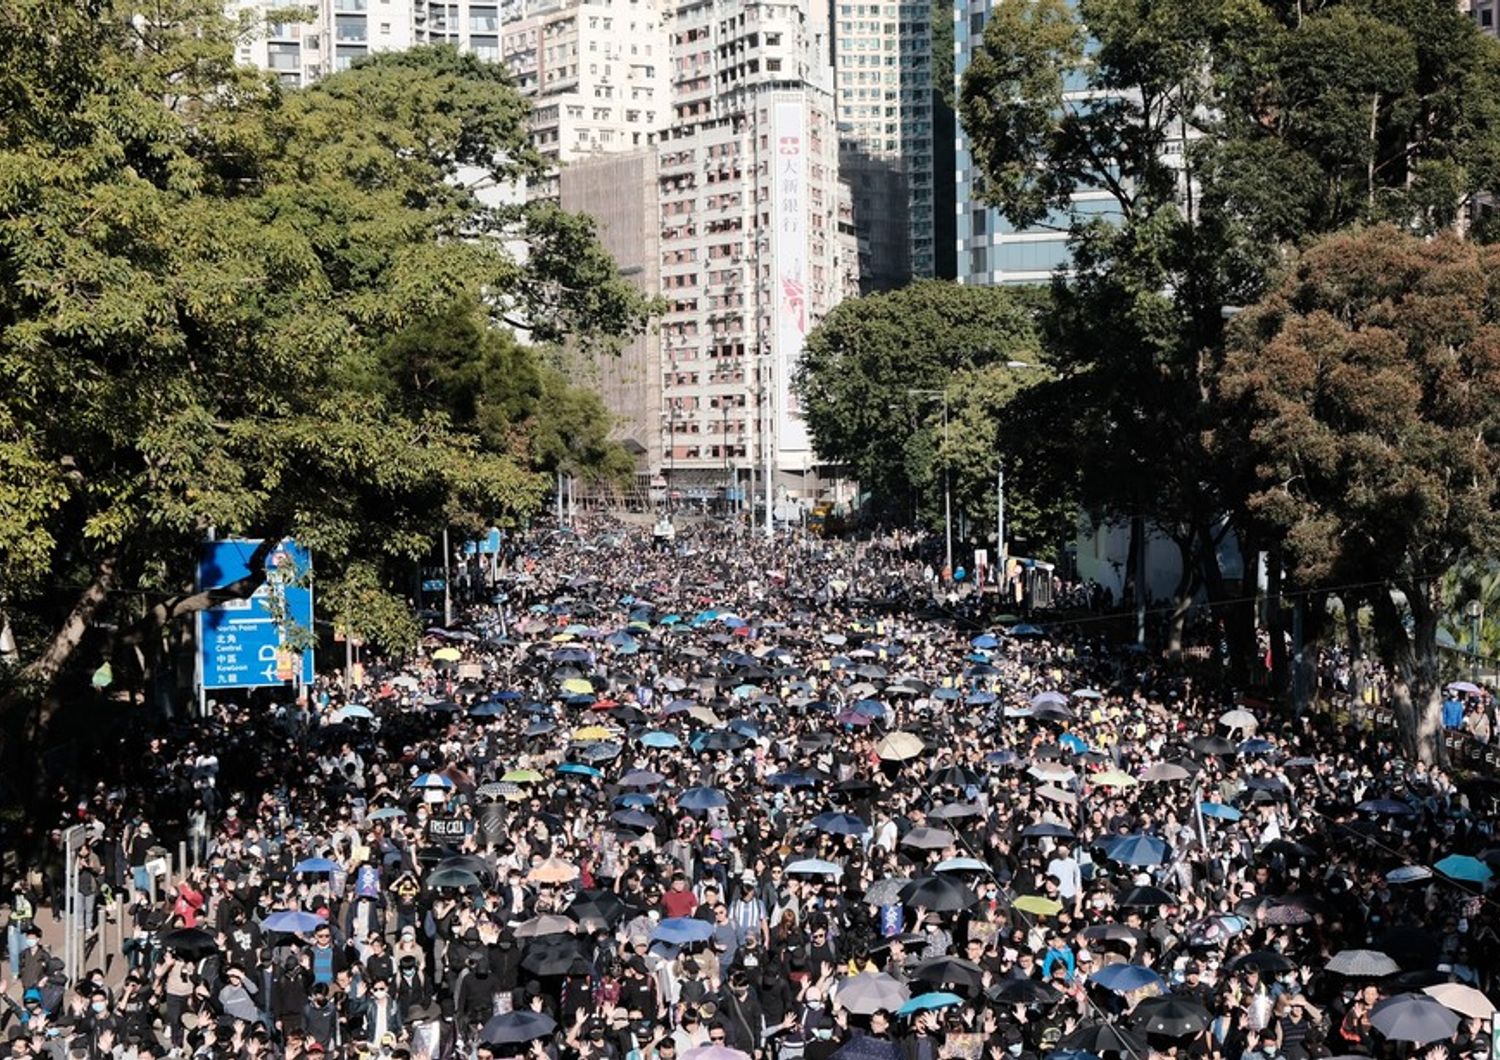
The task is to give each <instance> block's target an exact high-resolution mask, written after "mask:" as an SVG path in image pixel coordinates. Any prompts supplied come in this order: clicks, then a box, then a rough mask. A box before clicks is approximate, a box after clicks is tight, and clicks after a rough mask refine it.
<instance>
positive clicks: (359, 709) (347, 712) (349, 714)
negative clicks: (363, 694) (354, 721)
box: [339, 703, 375, 718]
mask: <svg viewBox="0 0 1500 1060" xmlns="http://www.w3.org/2000/svg"><path fill="white" fill-rule="evenodd" d="M339 713H340V714H342V715H343V716H344V717H345V718H373V717H374V716H375V715H374V714H372V713H370V708H369V707H365V706H361V705H360V704H358V703H351V704H349V706H347V707H345V708H344V709H343V710H341V711H339Z"/></svg>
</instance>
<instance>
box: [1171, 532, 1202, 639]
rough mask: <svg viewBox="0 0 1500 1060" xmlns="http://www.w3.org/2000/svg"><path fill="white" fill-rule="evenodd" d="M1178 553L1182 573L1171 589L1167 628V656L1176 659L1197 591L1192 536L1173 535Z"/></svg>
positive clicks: (1196, 551) (1194, 551) (1195, 554)
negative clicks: (1170, 608)
mask: <svg viewBox="0 0 1500 1060" xmlns="http://www.w3.org/2000/svg"><path fill="white" fill-rule="evenodd" d="M1172 540H1173V542H1174V543H1175V544H1176V545H1177V552H1178V555H1180V556H1181V557H1182V573H1181V574H1180V575H1179V576H1178V578H1177V584H1176V586H1174V587H1173V589H1172V621H1171V624H1170V625H1169V626H1168V628H1167V656H1168V657H1169V658H1172V659H1177V658H1180V657H1181V656H1182V634H1183V629H1184V627H1186V625H1187V616H1188V612H1189V611H1191V610H1192V608H1193V597H1194V596H1195V595H1196V594H1197V592H1198V550H1197V549H1196V548H1195V547H1194V546H1193V537H1192V536H1187V537H1179V536H1177V535H1173V537H1172Z"/></svg>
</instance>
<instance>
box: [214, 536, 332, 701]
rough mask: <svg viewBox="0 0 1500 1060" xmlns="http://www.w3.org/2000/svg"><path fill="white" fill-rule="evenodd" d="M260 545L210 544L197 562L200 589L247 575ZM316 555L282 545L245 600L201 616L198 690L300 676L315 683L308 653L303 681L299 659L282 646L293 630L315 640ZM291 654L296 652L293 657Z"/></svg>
mask: <svg viewBox="0 0 1500 1060" xmlns="http://www.w3.org/2000/svg"><path fill="white" fill-rule="evenodd" d="M259 544H260V542H259V541H247V540H244V539H240V538H231V539H228V540H224V541H205V542H204V543H203V545H202V548H201V551H200V552H199V555H198V587H199V588H200V589H217V588H222V587H223V586H226V585H231V584H233V583H234V582H237V581H239V580H240V579H241V578H243V577H245V576H246V575H248V574H249V573H250V557H251V555H252V554H253V553H254V552H255V549H256V547H257V546H258V545H259ZM311 570H312V556H311V555H309V553H308V551H307V549H305V548H303V547H302V546H301V545H298V544H297V543H296V542H294V541H290V540H288V541H283V542H282V543H281V544H280V545H278V546H277V547H276V548H275V549H273V550H272V551H271V553H270V554H269V555H267V557H266V581H265V584H263V585H262V586H261V587H260V588H259V589H257V590H255V592H254V594H253V595H251V596H250V597H248V598H247V599H244V600H228V601H225V602H224V603H222V604H218V605H216V606H214V607H211V608H209V609H208V610H206V611H200V612H199V613H198V653H199V667H200V674H201V677H200V684H201V686H202V687H203V688H204V689H205V690H208V689H214V688H264V687H267V686H271V685H283V684H286V683H287V682H288V681H290V680H291V679H292V677H293V676H294V675H296V676H299V677H300V679H301V682H302V684H304V685H310V684H311V683H312V680H313V652H312V649H311V648H306V649H304V650H303V651H302V652H301V653H300V655H301V660H300V663H301V666H300V671H301V672H300V674H297V670H298V666H297V662H298V660H297V658H296V653H292V650H291V649H287V648H284V645H286V644H287V643H288V641H289V640H290V639H291V637H292V634H293V632H294V631H296V632H298V633H300V634H301V635H302V636H303V637H307V636H311V634H312V628H313V598H312V586H311V585H310V584H309V582H308V578H307V575H308V574H309V573H310V572H311ZM288 653H291V654H290V655H289V656H288Z"/></svg>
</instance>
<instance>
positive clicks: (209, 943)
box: [156, 928, 219, 961]
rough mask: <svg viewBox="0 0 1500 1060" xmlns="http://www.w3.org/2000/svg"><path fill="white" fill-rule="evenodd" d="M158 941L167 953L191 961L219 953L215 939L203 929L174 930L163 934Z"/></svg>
mask: <svg viewBox="0 0 1500 1060" xmlns="http://www.w3.org/2000/svg"><path fill="white" fill-rule="evenodd" d="M156 941H157V945H158V946H160V947H161V948H162V949H164V950H166V951H167V952H169V953H174V954H176V955H177V956H179V957H183V958H186V959H187V960H190V961H199V960H202V959H203V958H204V957H207V956H210V955H211V954H215V953H218V952H219V944H218V943H217V942H215V941H214V937H213V936H212V935H210V934H209V933H208V932H206V931H204V930H202V929H201V928H173V929H172V930H171V931H164V932H162V934H161V935H160V936H159V937H158V938H157V940H156Z"/></svg>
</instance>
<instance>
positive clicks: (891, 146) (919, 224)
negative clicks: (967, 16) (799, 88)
mask: <svg viewBox="0 0 1500 1060" xmlns="http://www.w3.org/2000/svg"><path fill="white" fill-rule="evenodd" d="M833 5H834V6H833V9H832V12H831V15H832V25H833V46H834V47H833V56H834V77H835V82H836V86H835V100H836V108H837V114H838V129H839V147H840V157H841V165H842V166H843V168H844V172H845V175H846V177H847V179H848V181H849V184H850V187H851V190H852V192H853V195H854V222H855V229H856V232H857V234H858V238H859V267H860V284H861V287H862V289H864V290H866V291H873V290H889V289H891V288H894V287H899V286H901V285H902V284H904V283H906V282H908V281H909V280H910V279H911V278H912V277H913V276H919V277H926V276H932V275H934V272H935V244H934V236H935V222H936V216H935V209H936V198H935V194H934V192H935V189H934V185H933V170H934V149H935V141H934V137H933V99H932V71H933V61H932V7H931V4H930V3H921V2H915V3H912V2H893V0H878V2H875V3H867V2H859V3H853V2H845V0H833Z"/></svg>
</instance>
